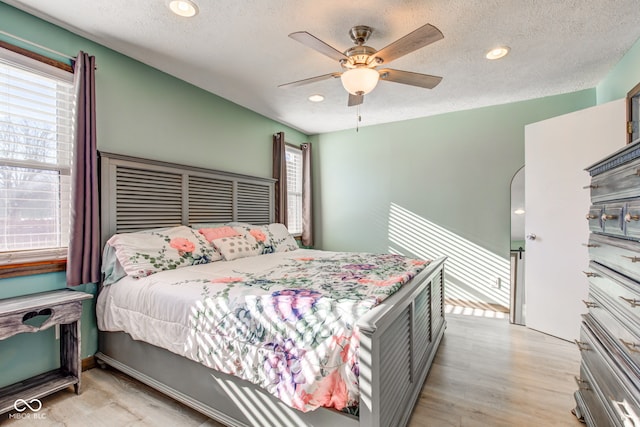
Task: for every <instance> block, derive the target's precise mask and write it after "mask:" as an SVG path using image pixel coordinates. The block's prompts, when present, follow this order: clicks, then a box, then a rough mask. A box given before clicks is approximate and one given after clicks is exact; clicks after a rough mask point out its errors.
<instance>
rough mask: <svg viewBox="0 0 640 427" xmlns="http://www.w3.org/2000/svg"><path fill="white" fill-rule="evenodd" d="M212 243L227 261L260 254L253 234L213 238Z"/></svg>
mask: <svg viewBox="0 0 640 427" xmlns="http://www.w3.org/2000/svg"><path fill="white" fill-rule="evenodd" d="M211 243H212V244H213V246H214V247H215V248H216V250H217V251H218V252H220V253H221V254H222V257H223V258H224V259H225V260H227V261H231V260H234V259H238V258H245V257H249V256H255V255H260V249H259V248H258V243H257V242H256V240H255V239H254V238H252V237H251V236H232V237H222V238H220V239H214V240H212V241H211Z"/></svg>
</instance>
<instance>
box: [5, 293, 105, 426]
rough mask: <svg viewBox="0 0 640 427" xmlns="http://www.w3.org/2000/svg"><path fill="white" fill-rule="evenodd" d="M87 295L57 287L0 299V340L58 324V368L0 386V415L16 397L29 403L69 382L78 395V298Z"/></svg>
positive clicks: (82, 298) (80, 309)
mask: <svg viewBox="0 0 640 427" xmlns="http://www.w3.org/2000/svg"><path fill="white" fill-rule="evenodd" d="M91 298H93V295H91V294H88V293H85V292H76V291H71V290H60V291H52V292H43V293H39V294H32V295H25V296H21V297H17V298H8V299H4V300H0V340H4V339H7V338H9V337H12V336H14V335H16V334H20V333H24V332H38V331H42V330H44V329H47V328H50V327H51V326H54V325H60V368H58V369H54V370H53V371H49V372H46V373H44V374H40V375H37V376H35V377H33V378H29V379H27V380H25V381H20V382H18V383H15V384H12V385H9V386H7V387H3V388H0V414H2V413H5V412H8V411H10V410H12V409H14V403H15V401H16V400H17V399H22V400H24V401H27V402H29V401H30V400H32V399H39V398H41V397H43V396H46V395H49V394H51V393H55V392H56V391H59V390H62V389H64V388H66V387H68V386H70V385H73V386H74V389H75V392H76V394H80V373H81V371H82V360H81V357H80V317H81V316H82V301H83V300H85V299H91ZM33 321H36V322H33Z"/></svg>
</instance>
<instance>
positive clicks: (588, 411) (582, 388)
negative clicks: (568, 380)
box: [576, 361, 616, 427]
mask: <svg viewBox="0 0 640 427" xmlns="http://www.w3.org/2000/svg"><path fill="white" fill-rule="evenodd" d="M576 382H577V384H578V391H577V392H576V394H579V395H580V397H581V398H582V401H583V402H584V404H583V405H579V409H580V411H581V412H583V413H581V414H580V417H581V418H583V419H584V422H585V423H586V424H587V426H589V427H591V426H613V425H616V424H615V421H614V420H613V419H612V418H611V417H610V416H609V412H608V411H607V408H606V407H605V405H604V397H603V396H602V392H601V391H600V390H599V389H598V383H597V382H596V381H595V380H594V379H593V375H591V372H589V368H588V367H587V366H586V365H585V363H584V361H583V362H582V363H581V364H580V377H579V378H576ZM576 401H578V402H580V399H578V398H576ZM581 403H582V402H581Z"/></svg>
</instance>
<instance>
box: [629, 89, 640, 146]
mask: <svg viewBox="0 0 640 427" xmlns="http://www.w3.org/2000/svg"><path fill="white" fill-rule="evenodd" d="M639 118H640V83H638V84H637V85H636V86H635V87H634V88H633V89H631V90H630V91H629V93H627V135H628V139H627V143H629V144H630V143H631V142H633V141H636V140H637V139H638V138H640V131H639V130H638V128H639Z"/></svg>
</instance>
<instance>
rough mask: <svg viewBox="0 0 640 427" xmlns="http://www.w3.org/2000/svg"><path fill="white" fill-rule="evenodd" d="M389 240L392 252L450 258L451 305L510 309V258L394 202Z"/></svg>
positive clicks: (448, 285)
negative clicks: (495, 252) (499, 254)
mask: <svg viewBox="0 0 640 427" xmlns="http://www.w3.org/2000/svg"><path fill="white" fill-rule="evenodd" d="M389 243H390V244H389V252H391V253H397V254H406V255H411V256H416V257H419V258H424V259H435V258H438V257H441V256H448V257H449V258H448V260H447V264H446V267H445V268H446V270H445V271H446V278H445V279H446V280H445V298H446V299H447V302H448V303H449V304H453V305H456V306H470V307H475V308H479V309H485V310H492V311H494V310H496V308H499V307H496V305H497V306H502V307H504V308H506V309H508V307H509V292H510V289H509V288H510V286H509V281H510V270H509V269H510V265H509V259H506V258H502V257H500V256H498V255H496V254H494V253H492V252H490V251H488V250H486V249H484V248H482V247H480V246H478V245H476V244H475V243H473V242H470V241H469V240H466V239H464V238H462V237H460V236H458V235H456V234H454V233H452V232H450V231H448V230H446V229H444V228H442V227H440V226H438V225H436V224H434V223H433V222H430V221H428V220H426V219H425V218H423V217H421V216H419V215H416V214H415V213H413V212H411V211H409V210H407V209H405V208H403V207H402V206H399V205H397V204H395V203H391V205H390V208H389ZM498 283H500V285H499V287H498Z"/></svg>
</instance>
